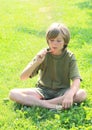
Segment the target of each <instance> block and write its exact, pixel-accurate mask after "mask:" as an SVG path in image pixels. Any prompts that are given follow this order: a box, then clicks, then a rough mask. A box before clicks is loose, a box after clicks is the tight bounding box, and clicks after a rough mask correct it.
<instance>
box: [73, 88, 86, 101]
mask: <svg viewBox="0 0 92 130" xmlns="http://www.w3.org/2000/svg"><path fill="white" fill-rule="evenodd" d="M86 98H87V93H86V91H85V90H84V89H80V90H79V91H78V92H77V93H76V95H75V96H74V102H82V101H84V100H86Z"/></svg>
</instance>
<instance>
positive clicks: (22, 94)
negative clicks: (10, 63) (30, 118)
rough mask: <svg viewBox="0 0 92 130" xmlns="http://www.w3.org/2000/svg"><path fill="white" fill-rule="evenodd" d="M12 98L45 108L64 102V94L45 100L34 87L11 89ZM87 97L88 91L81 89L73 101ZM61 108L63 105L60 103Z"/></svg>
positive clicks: (21, 102)
mask: <svg viewBox="0 0 92 130" xmlns="http://www.w3.org/2000/svg"><path fill="white" fill-rule="evenodd" d="M9 97H10V99H11V100H13V101H15V102H17V103H20V104H22V105H27V106H40V107H45V108H49V109H51V108H55V109H56V107H57V104H62V100H63V96H59V97H56V98H53V99H50V100H44V98H43V96H42V95H40V94H39V93H38V92H36V91H34V89H13V90H11V91H10V94H9ZM85 99H86V92H85V91H84V90H83V89H80V90H79V91H78V92H77V93H76V95H75V96H74V99H73V102H76V103H79V102H82V101H84V100H85ZM59 107H60V108H61V105H59Z"/></svg>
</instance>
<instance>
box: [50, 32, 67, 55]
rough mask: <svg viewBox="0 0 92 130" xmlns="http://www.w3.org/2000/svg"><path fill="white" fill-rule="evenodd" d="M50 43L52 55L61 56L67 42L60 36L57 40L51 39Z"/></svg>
mask: <svg viewBox="0 0 92 130" xmlns="http://www.w3.org/2000/svg"><path fill="white" fill-rule="evenodd" d="M48 43H49V47H50V49H51V53H52V54H54V55H60V54H61V53H62V51H61V50H62V49H63V47H64V44H65V42H64V39H63V38H62V36H61V35H60V34H59V35H58V36H57V37H56V38H53V39H49V40H48Z"/></svg>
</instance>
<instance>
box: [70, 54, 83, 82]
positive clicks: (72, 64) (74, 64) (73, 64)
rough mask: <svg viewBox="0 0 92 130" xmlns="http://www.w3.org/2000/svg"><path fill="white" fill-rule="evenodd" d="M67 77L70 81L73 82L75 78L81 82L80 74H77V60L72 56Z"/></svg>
mask: <svg viewBox="0 0 92 130" xmlns="http://www.w3.org/2000/svg"><path fill="white" fill-rule="evenodd" d="M69 76H70V79H72V80H74V79H76V78H79V79H80V80H82V78H81V76H80V73H79V69H78V65H77V60H76V58H75V56H74V54H73V55H72V56H71V60H70V72H69Z"/></svg>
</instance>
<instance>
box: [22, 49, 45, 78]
mask: <svg viewBox="0 0 92 130" xmlns="http://www.w3.org/2000/svg"><path fill="white" fill-rule="evenodd" d="M46 53H47V50H46V49H43V50H42V51H40V52H39V53H38V54H37V55H36V57H35V58H34V59H33V61H31V62H30V63H29V64H28V65H27V66H26V68H25V69H24V70H23V72H22V74H21V76H20V79H21V80H26V79H27V78H29V76H31V75H32V73H33V71H34V70H35V69H36V68H37V67H38V66H39V65H40V64H41V63H42V62H43V60H44V59H45V55H46Z"/></svg>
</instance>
